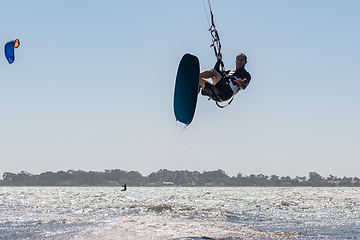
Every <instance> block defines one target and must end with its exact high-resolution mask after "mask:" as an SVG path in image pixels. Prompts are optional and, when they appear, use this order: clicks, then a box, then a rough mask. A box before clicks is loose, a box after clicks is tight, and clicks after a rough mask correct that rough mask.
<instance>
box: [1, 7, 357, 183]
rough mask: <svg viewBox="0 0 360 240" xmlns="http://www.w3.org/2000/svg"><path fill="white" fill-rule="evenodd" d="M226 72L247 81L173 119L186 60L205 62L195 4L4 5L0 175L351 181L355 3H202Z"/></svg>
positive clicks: (209, 56) (208, 61)
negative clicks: (244, 60) (225, 99)
mask: <svg viewBox="0 0 360 240" xmlns="http://www.w3.org/2000/svg"><path fill="white" fill-rule="evenodd" d="M211 3H212V10H213V13H214V16H215V22H216V26H217V29H218V31H219V34H220V38H221V43H222V45H223V50H222V52H223V60H224V62H225V67H226V68H227V69H234V68H235V62H234V61H235V56H236V55H237V54H238V53H240V52H244V53H245V54H247V56H248V64H247V66H246V68H247V70H248V71H249V72H250V73H251V74H252V82H251V83H250V85H249V87H248V88H247V89H246V90H245V91H242V92H240V93H239V94H238V95H237V96H236V97H235V100H234V101H233V103H232V104H231V105H230V106H229V107H227V108H225V109H220V108H218V107H217V106H216V105H215V103H213V102H211V101H208V100H207V98H205V97H202V96H199V100H198V105H197V111H196V114H195V118H194V120H193V122H192V123H191V125H190V126H188V127H187V128H186V129H184V127H183V125H182V124H180V123H177V122H176V121H175V118H174V115H173V108H172V104H173V89H174V81H175V76H176V71H177V67H178V64H179V61H180V59H181V57H182V55H183V54H184V53H187V52H188V53H192V54H194V55H196V56H198V57H199V59H200V63H201V67H200V68H201V70H205V69H209V68H212V67H213V65H214V63H215V60H216V59H215V57H214V56H213V50H212V49H211V48H210V47H209V45H210V43H211V39H210V34H209V32H208V31H207V29H208V27H209V26H208V21H207V15H206V12H205V10H204V3H203V1H202V0H181V1H167V0H153V1H144V0H138V1H115V0H103V1H91V2H89V1H85V0H82V1H80V0H77V1H73V0H71V1H70V0H63V1H45V0H44V1H38V0H34V1H25V0H19V1H16V2H13V1H5V2H3V3H2V7H1V9H2V13H1V15H0V21H1V23H2V24H0V33H1V34H0V40H1V41H0V42H2V43H3V44H5V43H6V42H7V41H9V40H11V39H13V38H18V39H20V42H21V45H20V48H19V49H17V50H16V60H15V63H14V64H12V65H9V64H8V63H7V62H6V59H5V58H4V57H2V58H0V112H1V117H0V161H1V165H0V174H3V173H4V172H14V173H18V172H20V171H28V172H30V173H33V174H38V173H41V172H45V171H54V172H56V171H60V170H64V171H67V170H69V169H74V170H79V169H81V170H85V171H90V170H92V171H103V170H105V169H122V170H126V171H132V170H135V171H139V172H140V173H141V174H143V175H148V174H149V173H151V172H153V171H158V170H159V169H161V168H166V169H169V170H192V171H194V170H196V171H200V172H203V171H212V170H217V169H222V170H224V171H225V172H226V173H227V174H229V175H230V176H234V175H236V174H237V173H243V174H245V175H249V174H260V173H262V174H266V175H271V174H276V175H280V176H286V175H290V176H292V177H295V176H296V175H299V176H307V175H308V173H309V172H311V171H316V172H318V173H319V174H321V175H323V176H328V175H330V174H332V175H335V176H339V177H343V176H348V177H350V176H360V172H359V171H358V169H360V151H359V147H358V145H359V142H360V139H359V134H360V125H359V122H360V114H359V105H360V94H359V89H360V81H359V71H358V69H359V66H358V65H359V63H360V48H359V42H360V41H359V40H360V31H359V22H360V15H359V14H358V13H359V9H360V2H359V1H356V0H346V1H333V0H316V1H313V0H303V1H287V0H274V1H267V0H251V1H250V0H248V1H242V0H221V1H220V0H212V1H211Z"/></svg>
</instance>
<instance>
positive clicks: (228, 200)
mask: <svg viewBox="0 0 360 240" xmlns="http://www.w3.org/2000/svg"><path fill="white" fill-rule="evenodd" d="M120 190H121V188H116V187H1V188H0V239H171V240H173V239H176V240H182V239H186V240H189V239H197V240H200V239H219V240H225V239H226V240H231V239H344V238H347V239H349V238H350V239H351V238H352V239H357V238H360V188H335V187H334V188H311V187H301V188H295V187H284V188H272V187H271V188H270V187H269V188H267V187H266V188H265V187H264V188H262V187H223V188H220V187H189V188H187V187H129V188H128V190H127V191H125V192H122V191H120Z"/></svg>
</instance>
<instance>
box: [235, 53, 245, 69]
mask: <svg viewBox="0 0 360 240" xmlns="http://www.w3.org/2000/svg"><path fill="white" fill-rule="evenodd" d="M235 63H236V69H240V68H244V67H245V65H246V63H247V57H246V55H245V54H243V53H240V54H239V55H237V56H236V59H235Z"/></svg>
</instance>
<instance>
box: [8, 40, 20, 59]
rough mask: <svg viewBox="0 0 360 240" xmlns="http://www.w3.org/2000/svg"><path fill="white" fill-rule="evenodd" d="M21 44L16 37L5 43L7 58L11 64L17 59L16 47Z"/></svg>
mask: <svg viewBox="0 0 360 240" xmlns="http://www.w3.org/2000/svg"><path fill="white" fill-rule="evenodd" d="M19 46H20V41H19V39H14V40H11V41H9V42H7V43H6V44H5V58H6V60H8V62H9V63H10V64H11V63H13V62H14V61H15V48H18V47H19Z"/></svg>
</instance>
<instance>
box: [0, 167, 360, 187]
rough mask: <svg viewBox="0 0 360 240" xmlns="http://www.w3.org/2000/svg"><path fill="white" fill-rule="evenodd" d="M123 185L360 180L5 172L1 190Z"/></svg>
mask: <svg viewBox="0 0 360 240" xmlns="http://www.w3.org/2000/svg"><path fill="white" fill-rule="evenodd" d="M119 182H121V183H124V182H126V184H127V185H128V186H164V185H171V186H194V187H195V186H233V187H236V186H261V187H270V186H313V187H330V186H357V187H359V186H360V179H359V178H357V177H350V178H348V177H343V178H338V177H335V176H332V175H330V176H329V177H327V178H325V177H322V176H320V175H319V174H318V173H316V172H310V173H309V176H308V177H299V176H296V177H295V178H291V177H289V176H287V177H279V176H276V175H271V176H267V175H263V174H258V175H255V174H251V175H249V176H244V175H242V174H241V173H238V174H237V176H234V177H230V176H228V175H227V174H226V173H225V172H224V171H223V170H221V169H219V170H216V171H209V172H206V171H205V172H203V173H200V172H197V171H187V170H184V171H170V170H167V169H161V170H159V171H158V172H153V173H151V174H150V175H148V176H142V175H141V174H140V173H139V172H136V171H130V172H128V171H123V170H120V169H115V170H105V171H103V172H95V171H89V172H86V171H82V170H77V171H75V170H68V171H67V172H65V171H58V172H56V173H54V172H45V173H41V174H39V175H34V174H31V173H28V172H25V171H22V172H20V173H18V174H15V173H10V172H5V173H4V174H3V180H0V186H118V185H119Z"/></svg>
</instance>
